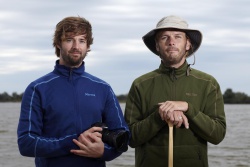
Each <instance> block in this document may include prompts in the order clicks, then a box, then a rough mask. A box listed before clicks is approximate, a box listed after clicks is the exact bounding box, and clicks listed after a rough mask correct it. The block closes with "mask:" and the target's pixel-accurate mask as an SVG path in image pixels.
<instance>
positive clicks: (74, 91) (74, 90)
mask: <svg viewBox="0 0 250 167" xmlns="http://www.w3.org/2000/svg"><path fill="white" fill-rule="evenodd" d="M69 82H70V83H71V86H72V94H73V100H74V106H72V107H74V115H75V116H76V117H75V126H76V127H75V128H76V133H77V134H79V133H82V129H81V127H82V119H81V116H80V114H81V111H79V104H78V101H79V99H78V98H77V85H75V82H74V78H73V68H71V69H70V71H69ZM72 114H73V113H72Z"/></svg>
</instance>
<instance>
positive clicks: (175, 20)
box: [156, 16, 188, 29]
mask: <svg viewBox="0 0 250 167" xmlns="http://www.w3.org/2000/svg"><path fill="white" fill-rule="evenodd" d="M156 28H157V29H162V28H178V29H187V28H188V23H187V22H186V21H185V20H183V19H182V18H180V17H177V16H167V17H163V18H162V19H161V20H160V21H159V22H158V23H157V25H156Z"/></svg>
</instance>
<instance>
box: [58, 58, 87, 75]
mask: <svg viewBox="0 0 250 167" xmlns="http://www.w3.org/2000/svg"><path fill="white" fill-rule="evenodd" d="M54 72H55V73H57V74H59V75H63V76H65V77H72V76H81V75H82V74H83V73H84V72H85V66H84V62H82V65H81V66H80V67H78V68H70V67H66V66H64V65H60V64H59V60H57V61H56V63H55V68H54Z"/></svg>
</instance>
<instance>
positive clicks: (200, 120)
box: [185, 80, 226, 144]
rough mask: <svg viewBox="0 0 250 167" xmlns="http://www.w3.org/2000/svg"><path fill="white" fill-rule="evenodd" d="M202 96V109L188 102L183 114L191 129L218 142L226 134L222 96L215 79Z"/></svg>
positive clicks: (211, 141) (210, 140) (205, 137)
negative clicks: (186, 109)
mask: <svg viewBox="0 0 250 167" xmlns="http://www.w3.org/2000/svg"><path fill="white" fill-rule="evenodd" d="M204 96H205V98H204V103H205V104H204V109H203V111H200V110H199V109H198V108H197V107H195V105H193V104H191V103H190V102H188V108H189V109H188V111H187V112H186V113H185V114H186V116H187V117H188V120H189V123H190V129H191V130H192V131H194V132H195V133H196V134H197V135H198V136H200V137H201V138H203V139H204V140H206V141H208V142H210V143H212V144H219V143H220V142H221V141H222V140H223V139H224V137H225V134H226V118H225V112H224V102H223V96H222V93H221V90H220V86H219V84H218V83H217V81H215V80H213V82H211V84H210V85H209V86H208V88H207V91H206V93H205V94H204Z"/></svg>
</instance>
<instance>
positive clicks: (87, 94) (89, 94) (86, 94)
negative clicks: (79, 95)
mask: <svg viewBox="0 0 250 167" xmlns="http://www.w3.org/2000/svg"><path fill="white" fill-rule="evenodd" d="M85 96H93V97H94V96H95V94H93V93H85Z"/></svg>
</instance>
